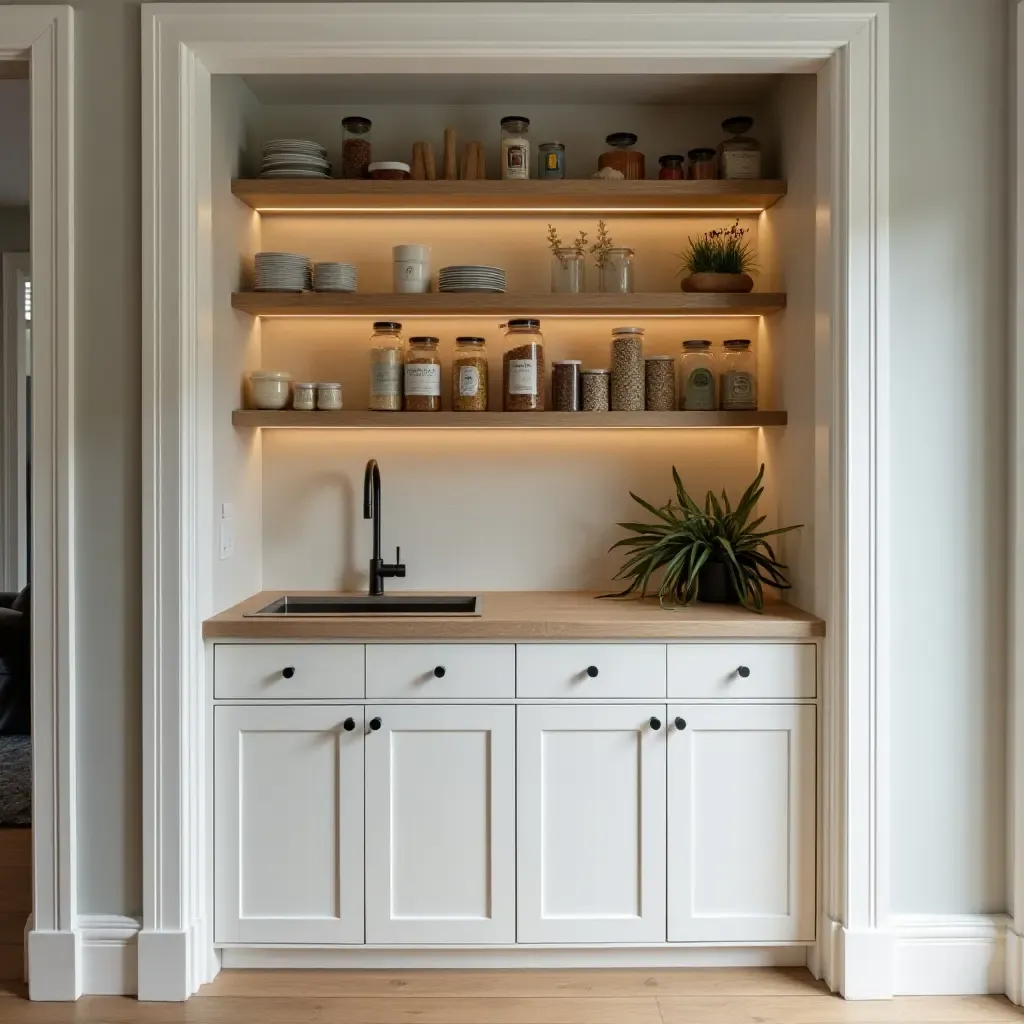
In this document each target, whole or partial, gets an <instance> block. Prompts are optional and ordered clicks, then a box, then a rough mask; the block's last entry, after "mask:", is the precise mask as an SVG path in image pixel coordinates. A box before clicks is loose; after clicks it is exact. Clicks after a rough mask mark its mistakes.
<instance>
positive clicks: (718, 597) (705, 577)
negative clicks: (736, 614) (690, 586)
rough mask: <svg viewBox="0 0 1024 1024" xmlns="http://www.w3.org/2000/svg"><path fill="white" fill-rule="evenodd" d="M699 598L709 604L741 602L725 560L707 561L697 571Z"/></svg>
mask: <svg viewBox="0 0 1024 1024" xmlns="http://www.w3.org/2000/svg"><path fill="white" fill-rule="evenodd" d="M697 600H698V601H704V602H705V603H707V604H739V601H740V599H739V598H738V597H737V596H736V588H735V586H733V582H732V577H731V576H730V575H729V570H728V569H726V567H725V562H710V561H709V562H705V563H704V567H703V568H702V569H701V571H700V572H699V573H697Z"/></svg>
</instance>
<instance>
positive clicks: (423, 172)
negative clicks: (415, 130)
mask: <svg viewBox="0 0 1024 1024" xmlns="http://www.w3.org/2000/svg"><path fill="white" fill-rule="evenodd" d="M424 147H425V144H424V143H422V142H414V143H413V144H412V180H413V181H426V179H427V159H426V155H425V153H424Z"/></svg>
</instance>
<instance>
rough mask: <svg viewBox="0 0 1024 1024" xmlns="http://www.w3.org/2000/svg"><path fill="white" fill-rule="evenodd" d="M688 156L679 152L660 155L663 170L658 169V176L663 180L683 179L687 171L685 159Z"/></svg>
mask: <svg viewBox="0 0 1024 1024" xmlns="http://www.w3.org/2000/svg"><path fill="white" fill-rule="evenodd" d="M685 159H686V157H684V156H682V155H681V154H679V153H666V154H665V156H659V157H658V164H659V165H660V167H661V170H660V171H658V177H659V178H660V179H661V180H662V181H682V179H683V178H685V177H686V171H685V170H684V168H683V161H684V160H685Z"/></svg>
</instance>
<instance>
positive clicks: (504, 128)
mask: <svg viewBox="0 0 1024 1024" xmlns="http://www.w3.org/2000/svg"><path fill="white" fill-rule="evenodd" d="M529 134H530V119H529V118H528V117H519V116H514V117H503V118H502V119H501V177H502V180H503V181H508V180H517V179H526V178H529V177H530V139H529Z"/></svg>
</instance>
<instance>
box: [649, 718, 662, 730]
mask: <svg viewBox="0 0 1024 1024" xmlns="http://www.w3.org/2000/svg"><path fill="white" fill-rule="evenodd" d="M651 728H652V729H654V731H655V732H657V731H658V729H660V728H661V719H660V718H652V719H651Z"/></svg>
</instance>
